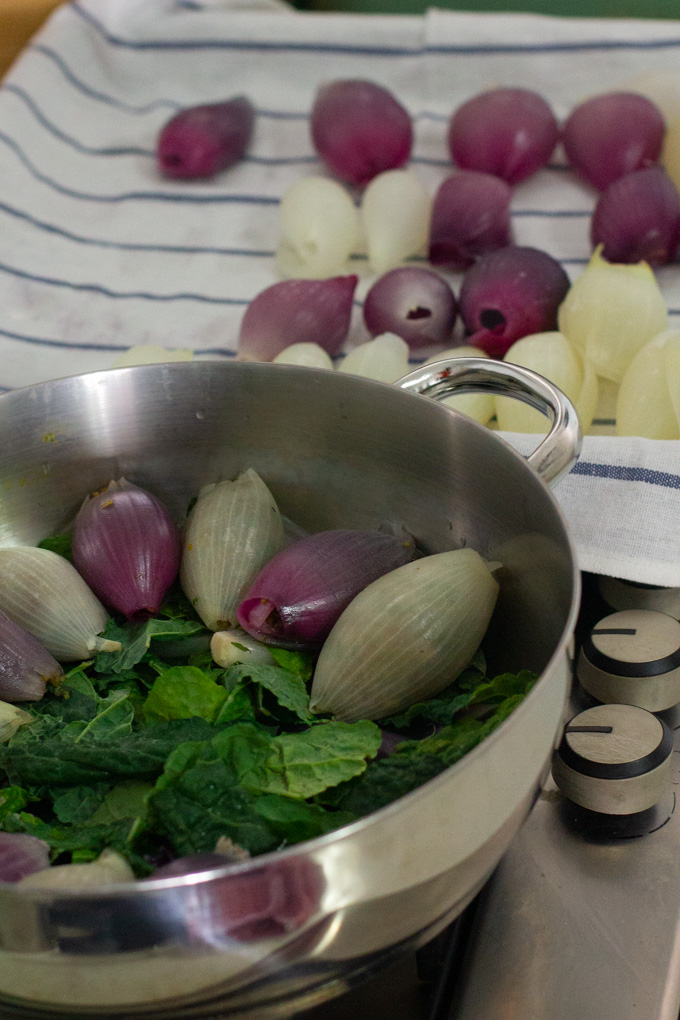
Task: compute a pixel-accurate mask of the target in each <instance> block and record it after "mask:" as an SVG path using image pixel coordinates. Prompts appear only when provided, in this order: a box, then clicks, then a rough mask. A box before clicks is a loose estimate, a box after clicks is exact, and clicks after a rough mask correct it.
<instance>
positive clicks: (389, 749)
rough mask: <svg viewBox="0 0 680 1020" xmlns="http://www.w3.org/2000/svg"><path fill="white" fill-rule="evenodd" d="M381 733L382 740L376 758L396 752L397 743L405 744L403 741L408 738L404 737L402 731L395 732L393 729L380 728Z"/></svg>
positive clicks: (385, 756) (387, 756)
mask: <svg viewBox="0 0 680 1020" xmlns="http://www.w3.org/2000/svg"><path fill="white" fill-rule="evenodd" d="M380 735H381V737H382V740H381V741H380V747H379V748H378V753H377V754H376V759H379V758H389V756H390V755H391V754H393V753H394V750H395V748H396V746H397V744H403V742H404V741H405V740H406V739H407V738H406V737H403V736H402V735H401V733H393V732H392V730H380Z"/></svg>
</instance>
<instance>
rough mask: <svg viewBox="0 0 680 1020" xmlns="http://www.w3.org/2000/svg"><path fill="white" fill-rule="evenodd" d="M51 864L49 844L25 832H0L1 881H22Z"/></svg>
mask: <svg viewBox="0 0 680 1020" xmlns="http://www.w3.org/2000/svg"><path fill="white" fill-rule="evenodd" d="M49 866H50V848H49V844H48V843H45V842H44V840H42V839H36V837H35V836H28V835H26V834H25V833H23V832H0V882H20V881H21V880H22V878H27V877H28V876H29V875H35V874H36V873H37V872H38V871H44V870H45V868H49Z"/></svg>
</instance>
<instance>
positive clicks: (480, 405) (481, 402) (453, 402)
mask: <svg viewBox="0 0 680 1020" xmlns="http://www.w3.org/2000/svg"><path fill="white" fill-rule="evenodd" d="M488 357H489V355H488V354H487V353H486V351H483V350H481V349H480V348H479V347H452V348H451V349H450V350H448V351H440V352H439V353H438V354H433V355H432V357H431V358H428V359H427V361H426V362H425V364H426V365H431V364H433V363H434V362H435V361H448V360H449V359H450V358H488ZM439 403H440V404H444V405H445V406H446V407H452V408H453V409H454V411H460V413H461V414H466V415H467V416H468V418H474V420H475V421H478V422H479V423H480V425H488V423H489V421H490V420H491V419H492V418H493V416H494V414H495V413H496V401H495V397H494V395H493V393H457V394H456V395H455V396H452V397H444V399H443V400H440V401H439Z"/></svg>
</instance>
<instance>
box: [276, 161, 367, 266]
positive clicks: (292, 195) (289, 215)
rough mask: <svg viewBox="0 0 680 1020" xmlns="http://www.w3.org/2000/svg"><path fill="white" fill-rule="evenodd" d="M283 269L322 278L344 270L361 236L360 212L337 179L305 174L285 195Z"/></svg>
mask: <svg viewBox="0 0 680 1020" xmlns="http://www.w3.org/2000/svg"><path fill="white" fill-rule="evenodd" d="M281 234H282V236H281V242H280V244H279V249H278V251H277V253H276V258H277V262H278V266H279V270H280V272H281V273H282V274H283V276H287V277H290V278H295V279H303V278H306V279H309V280H322V279H324V278H325V277H327V276H335V275H337V274H339V273H342V272H344V270H345V266H346V262H347V259H348V258H349V256H350V255H351V254H352V252H353V251H354V248H355V246H356V243H357V238H358V236H359V213H358V211H357V209H356V207H355V205H354V202H353V201H352V199H351V198H350V196H349V195H348V193H347V192H346V191H345V189H344V188H343V187H342V185H340V184H338V183H337V182H336V181H331V180H329V179H328V178H327V177H303V178H301V179H300V180H299V181H296V182H295V183H294V184H292V185H291V186H290V188H289V189H288V191H286V193H285V195H284V196H283V198H282V199H281Z"/></svg>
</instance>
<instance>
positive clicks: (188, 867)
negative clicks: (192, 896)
mask: <svg viewBox="0 0 680 1020" xmlns="http://www.w3.org/2000/svg"><path fill="white" fill-rule="evenodd" d="M239 859H240V858H237V857H233V858H232V857H227V856H226V854H215V853H209V852H207V851H206V852H204V853H197V854H187V855H186V857H177V858H176V859H175V860H174V861H170V863H169V864H163V865H162V866H161V867H160V868H156V870H155V871H154V873H153V875H150V876H149V877H150V878H152V879H154V878H179V877H181V876H182V875H195V874H197V873H198V872H201V871H214V869H215V868H223V867H224V866H225V864H232V863H233V862H234V861H236V860H239Z"/></svg>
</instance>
